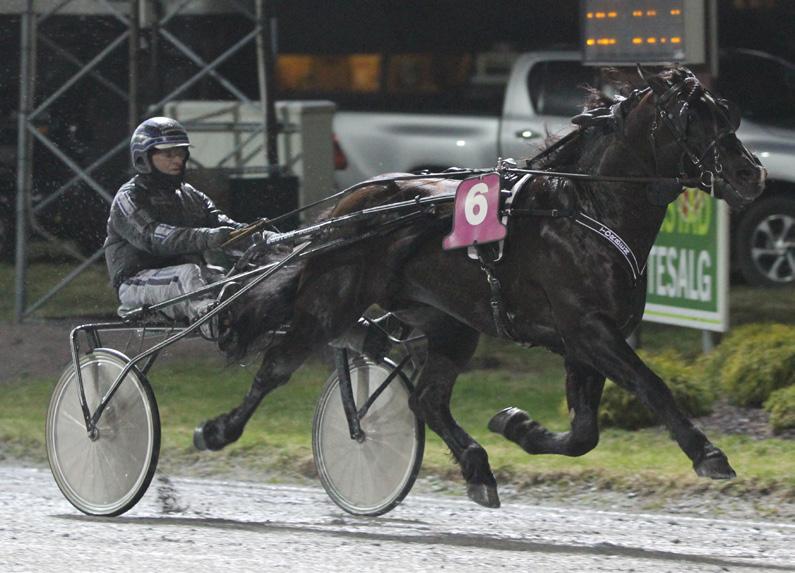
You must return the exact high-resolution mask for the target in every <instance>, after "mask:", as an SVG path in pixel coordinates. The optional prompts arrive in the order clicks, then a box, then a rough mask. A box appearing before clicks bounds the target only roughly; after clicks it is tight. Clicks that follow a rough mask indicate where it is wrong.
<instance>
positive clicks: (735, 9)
mask: <svg viewBox="0 0 795 573" xmlns="http://www.w3.org/2000/svg"><path fill="white" fill-rule="evenodd" d="M718 5H719V14H718V16H719V28H718V29H719V44H720V46H721V48H725V47H743V48H752V49H757V50H762V51H765V52H769V53H771V54H774V55H777V56H780V57H782V58H784V59H787V60H790V61H795V1H791V0H787V1H776V0H731V1H729V0H720V1H719V2H718ZM268 6H270V9H271V11H272V15H273V16H275V17H276V18H277V22H278V34H277V44H278V50H279V52H282V53H309V54H345V53H382V54H390V53H411V52H435V53H440V52H441V53H444V52H449V53H456V54H461V53H467V52H470V53H478V52H484V51H490V50H494V49H495V48H497V47H501V48H509V49H511V50H513V51H524V50H534V49H542V48H549V47H571V48H575V47H576V46H577V45H578V44H579V1H578V0H536V1H530V0H491V1H483V0H458V1H454V0H436V1H429V0H401V1H400V2H396V1H394V0H345V1H339V2H329V1H328V0H290V1H288V0H276V1H271V2H268ZM19 24H20V19H19V17H18V16H14V15H0V54H1V55H2V57H0V209H2V208H4V207H3V201H5V208H6V209H12V207H11V205H13V195H14V189H15V185H16V182H15V167H16V165H15V152H16V140H17V133H16V128H17V125H16V111H17V109H18V101H19V87H20V86H19V58H20V54H19ZM252 27H253V24H252V22H251V21H250V20H248V19H247V18H246V17H244V16H242V15H240V14H229V15H213V16H180V17H178V18H176V19H174V20H173V21H172V22H171V23H170V24H169V25H168V29H169V31H170V32H172V33H173V34H175V35H176V36H177V37H178V38H180V39H181V40H182V41H183V42H184V43H185V44H187V45H188V46H190V47H191V48H193V49H194V50H196V51H197V52H198V53H199V55H201V56H202V57H203V58H204V59H205V60H206V61H211V60H213V59H214V58H215V57H217V56H218V55H219V54H221V53H222V52H223V51H224V50H225V49H226V48H227V47H228V46H230V45H231V44H233V43H234V42H235V41H237V40H238V39H240V38H241V37H242V36H243V35H244V34H245V33H246V32H248V31H249V30H251V29H252ZM124 30H125V28H124V27H123V26H122V25H121V24H120V23H119V22H118V21H116V20H115V19H114V18H110V17H96V16H94V17H86V16H53V17H51V18H49V19H48V20H47V21H46V22H45V23H44V24H42V25H41V27H40V32H41V34H44V35H46V36H47V37H49V38H51V39H53V40H54V41H56V42H58V43H59V44H60V45H61V46H62V47H64V48H66V49H68V50H69V51H70V52H72V53H73V54H74V55H75V56H76V57H78V58H79V59H81V60H82V61H84V62H87V61H90V60H91V59H92V58H93V57H94V56H95V55H96V54H97V53H99V52H100V51H101V50H102V49H103V48H104V47H105V46H106V45H107V44H108V43H109V42H111V41H112V40H113V39H115V38H116V37H118V36H119V35H120V34H121V33H122V32H123V31H124ZM38 52H39V54H38V61H37V69H38V74H37V83H36V104H40V103H41V102H42V101H44V98H45V97H47V96H48V95H49V94H51V93H52V92H53V91H55V90H56V89H57V88H58V87H59V86H60V85H62V84H63V83H64V82H65V81H66V80H68V79H69V78H70V77H71V76H72V75H73V74H75V73H76V72H77V71H78V68H77V67H76V66H74V65H72V64H69V63H67V62H65V61H64V60H63V59H62V58H60V57H59V56H57V55H56V54H55V53H54V52H53V51H52V50H51V49H49V48H48V47H47V46H46V44H45V43H44V42H39V44H38ZM139 57H140V78H141V82H140V83H141V88H140V93H139V100H140V109H142V110H143V109H145V107H146V106H147V105H148V104H151V103H153V102H156V101H159V100H160V99H161V98H162V97H163V96H164V95H166V94H168V93H170V92H171V91H172V90H173V89H175V88H176V87H178V86H179V85H181V84H182V83H183V82H184V81H186V80H187V79H188V78H190V77H191V76H192V75H193V74H194V73H195V72H196V71H197V67H196V66H195V65H194V64H192V63H190V62H189V61H188V60H187V59H186V58H185V57H184V56H182V55H181V54H180V53H178V52H177V51H176V50H175V49H174V48H173V47H171V46H170V44H169V43H168V42H166V41H164V40H161V41H159V42H154V41H153V40H152V37H150V36H149V35H148V32H147V31H146V30H144V31H143V32H142V49H141V51H140V56H139ZM255 64H256V57H255V51H254V44H253V42H252V43H250V44H249V45H248V46H247V47H246V48H245V49H244V50H242V51H241V52H240V53H238V54H237V55H235V56H234V57H232V58H231V59H230V60H229V61H227V62H226V63H225V64H224V65H223V66H221V68H220V69H219V71H220V72H221V73H222V74H223V75H224V76H226V77H227V78H229V79H230V80H231V81H232V82H233V83H234V84H235V85H236V86H237V87H239V88H241V89H242V90H243V91H244V92H245V93H246V94H247V95H248V96H249V97H251V98H252V99H258V91H257V74H256V65H255ZM127 70H128V55H127V44H126V42H125V43H123V44H122V45H121V46H120V47H119V48H117V49H116V50H115V51H114V52H113V53H112V54H111V55H110V56H109V57H108V58H106V59H105V60H104V61H103V63H102V64H101V65H100V66H99V68H98V71H99V72H100V73H101V74H102V75H103V76H105V77H106V78H107V79H109V80H112V81H113V82H114V83H116V84H117V85H118V86H119V87H121V88H122V89H123V90H126V89H127ZM230 97H231V96H230V95H229V93H228V92H227V91H226V90H225V89H224V88H222V87H221V86H220V85H219V84H218V83H217V82H216V81H215V80H213V79H211V78H206V79H204V80H202V81H200V82H198V83H197V84H196V85H194V86H193V87H192V88H191V89H190V90H188V91H186V92H184V93H182V94H180V96H179V98H180V99H228V98H230ZM276 97H278V93H277V94H276ZM128 121H129V119H128V108H127V104H126V103H125V102H124V101H123V100H122V99H121V98H120V97H119V96H118V95H116V94H114V93H112V92H110V91H109V90H108V89H107V88H105V87H103V86H101V85H100V84H98V83H97V82H96V81H94V80H93V79H91V78H88V77H86V78H84V79H82V80H81V81H80V82H78V83H77V84H76V85H75V86H73V87H72V88H71V89H69V90H68V91H67V92H66V93H65V94H64V95H63V96H62V97H60V98H59V99H58V100H57V101H56V102H55V103H54V105H52V106H51V107H50V109H49V110H48V112H47V113H45V114H42V116H41V117H40V118H39V119H38V120H37V126H38V128H39V129H41V130H42V131H43V132H46V133H47V135H48V137H50V138H51V139H52V140H53V141H54V142H55V143H56V144H57V145H58V146H59V147H60V148H61V149H64V150H68V154H69V155H70V156H71V157H72V158H73V159H75V161H76V162H77V163H79V164H80V165H82V166H86V165H88V164H90V163H91V162H92V161H93V160H94V159H96V158H97V157H99V156H101V155H102V154H103V153H105V151H106V150H107V149H109V148H110V147H112V146H113V145H115V144H117V143H118V142H119V141H121V140H122V139H123V138H125V137H127V136H129V133H128V131H129V127H128ZM34 155H35V173H34V203H35V201H36V200H37V198H41V197H45V196H47V194H48V193H49V192H51V191H52V190H54V189H57V188H58V187H59V186H60V185H61V184H62V183H63V182H64V181H65V180H67V179H68V178H70V177H71V176H72V173H71V172H70V171H69V170H68V169H67V168H66V167H65V166H64V165H63V163H62V162H61V161H60V160H58V159H57V158H55V156H53V155H52V154H51V153H49V152H48V151H46V150H44V149H43V148H42V146H41V145H40V144H38V143H37V144H36V145H35V146H34ZM129 174H130V167H129V162H128V158H127V154H126V152H125V153H118V154H117V157H114V158H113V160H112V161H110V162H108V163H107V164H106V165H105V166H103V167H102V168H101V169H99V170H98V171H97V172H96V173H95V174H94V177H95V178H96V179H97V180H98V181H99V182H100V183H101V184H103V186H106V188H108V189H116V188H118V186H119V185H120V183H122V182H123V181H124V180H125V179H126V178H127V177H128V176H129ZM3 198H5V199H3ZM106 210H107V205H106V204H105V203H104V201H102V200H101V199H100V198H98V196H96V194H94V193H93V192H91V191H89V190H88V189H87V188H86V187H85V186H84V185H83V184H80V185H78V186H76V190H75V191H74V192H70V194H69V198H68V201H58V202H54V203H53V204H52V207H51V208H48V210H47V211H45V212H44V213H42V214H41V215H42V216H43V217H45V218H46V217H47V216H50V217H51V218H52V219H54V220H55V223H56V224H61V223H63V224H64V225H67V224H68V222H69V221H77V222H78V228H76V229H64V236H85V229H84V228H83V226H82V225H81V224H80V221H82V220H86V219H87V218H90V219H97V220H99V221H102V220H104V212H105V211H106ZM75 213H77V215H78V216H74V215H75ZM103 234H104V231H103V229H102V228H101V226H100V228H99V229H97V230H96V232H94V231H92V232H91V233H90V236H85V243H86V247H87V248H91V247H93V246H95V245H96V244H97V242H99V241H101V238H102V235H103Z"/></svg>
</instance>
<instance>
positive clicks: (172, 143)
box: [130, 117, 190, 175]
mask: <svg viewBox="0 0 795 573" xmlns="http://www.w3.org/2000/svg"><path fill="white" fill-rule="evenodd" d="M188 146H190V140H189V139H188V132H187V131H185V128H184V127H182V125H181V124H180V123H179V122H178V121H177V120H175V119H171V118H170V117H150V118H149V119H147V120H145V121H144V122H143V123H141V125H139V126H138V127H136V128H135V131H134V132H133V134H132V137H131V138H130V156H131V157H132V164H133V167H134V168H135V170H136V171H137V172H138V173H141V174H143V175H146V174H147V173H152V171H153V169H154V167H153V166H152V162H151V161H150V157H149V152H150V151H151V150H153V149H168V148H169V147H188Z"/></svg>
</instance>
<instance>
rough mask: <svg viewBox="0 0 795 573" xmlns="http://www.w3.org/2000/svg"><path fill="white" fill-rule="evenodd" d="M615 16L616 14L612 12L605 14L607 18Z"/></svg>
mask: <svg viewBox="0 0 795 573" xmlns="http://www.w3.org/2000/svg"><path fill="white" fill-rule="evenodd" d="M616 16H618V12H615V11H613V12H608V13H607V17H608V18H615V17H616Z"/></svg>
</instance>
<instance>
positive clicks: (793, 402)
mask: <svg viewBox="0 0 795 573" xmlns="http://www.w3.org/2000/svg"><path fill="white" fill-rule="evenodd" d="M765 410H767V411H768V412H770V426H771V427H772V428H773V433H775V434H778V433H780V432H782V431H783V430H788V429H791V428H795V385H792V386H787V387H786V388H779V389H778V390H776V391H775V392H773V393H771V394H770V398H768V399H767V401H766V402H765Z"/></svg>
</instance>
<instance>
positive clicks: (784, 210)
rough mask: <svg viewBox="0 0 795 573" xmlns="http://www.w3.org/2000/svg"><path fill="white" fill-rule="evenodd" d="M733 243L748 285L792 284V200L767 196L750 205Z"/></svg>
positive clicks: (794, 220)
mask: <svg viewBox="0 0 795 573" xmlns="http://www.w3.org/2000/svg"><path fill="white" fill-rule="evenodd" d="M736 241H737V243H736V248H737V262H738V264H739V266H740V271H741V272H742V274H743V277H744V278H745V280H746V281H747V282H748V283H749V284H752V285H755V286H763V287H777V286H786V285H791V284H795V199H791V198H789V197H780V196H779V197H770V198H768V199H765V200H763V201H761V202H759V203H758V204H755V205H753V206H751V208H749V209H748V211H747V212H746V213H745V214H744V215H743V216H742V219H741V220H740V224H739V227H738V229H737V238H736Z"/></svg>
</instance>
